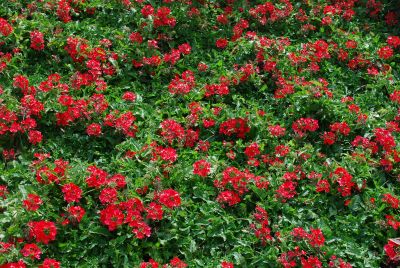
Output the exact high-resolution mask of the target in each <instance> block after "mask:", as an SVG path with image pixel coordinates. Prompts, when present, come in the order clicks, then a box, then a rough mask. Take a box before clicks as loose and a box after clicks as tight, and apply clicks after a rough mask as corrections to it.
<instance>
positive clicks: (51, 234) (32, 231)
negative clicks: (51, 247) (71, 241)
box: [28, 221, 57, 245]
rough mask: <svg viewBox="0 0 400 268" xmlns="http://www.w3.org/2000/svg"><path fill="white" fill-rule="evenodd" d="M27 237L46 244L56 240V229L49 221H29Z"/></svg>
mask: <svg viewBox="0 0 400 268" xmlns="http://www.w3.org/2000/svg"><path fill="white" fill-rule="evenodd" d="M28 227H29V237H31V238H35V240H36V242H41V243H43V244H46V245H47V244H48V243H49V242H50V241H53V240H55V239H56V234H57V228H56V225H55V224H54V222H51V221H31V222H29V223H28Z"/></svg>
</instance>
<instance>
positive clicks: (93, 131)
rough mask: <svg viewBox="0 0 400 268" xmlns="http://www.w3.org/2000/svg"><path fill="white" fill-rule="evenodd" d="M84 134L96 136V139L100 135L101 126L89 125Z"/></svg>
mask: <svg viewBox="0 0 400 268" xmlns="http://www.w3.org/2000/svg"><path fill="white" fill-rule="evenodd" d="M86 133H87V134H88V135H89V136H96V137H98V136H100V135H101V125H99V124H96V123H93V124H90V125H89V126H87V128H86Z"/></svg>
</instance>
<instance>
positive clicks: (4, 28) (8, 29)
mask: <svg viewBox="0 0 400 268" xmlns="http://www.w3.org/2000/svg"><path fill="white" fill-rule="evenodd" d="M12 31H13V27H12V26H11V25H10V24H9V23H8V21H7V20H5V19H3V18H0V33H1V34H2V35H3V36H9V35H10V34H11V33H12Z"/></svg>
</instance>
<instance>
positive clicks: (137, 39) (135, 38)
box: [129, 32, 143, 44]
mask: <svg viewBox="0 0 400 268" xmlns="http://www.w3.org/2000/svg"><path fill="white" fill-rule="evenodd" d="M129 39H130V40H131V42H132V43H138V44H141V43H142V42H143V37H142V35H141V34H140V33H138V32H133V33H131V34H130V35H129Z"/></svg>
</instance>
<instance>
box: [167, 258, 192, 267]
mask: <svg viewBox="0 0 400 268" xmlns="http://www.w3.org/2000/svg"><path fill="white" fill-rule="evenodd" d="M169 264H170V265H171V266H172V267H175V268H185V267H187V266H188V265H187V264H186V263H185V262H184V261H182V260H181V259H179V258H178V257H174V258H173V259H172V260H171V261H170V262H169Z"/></svg>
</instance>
